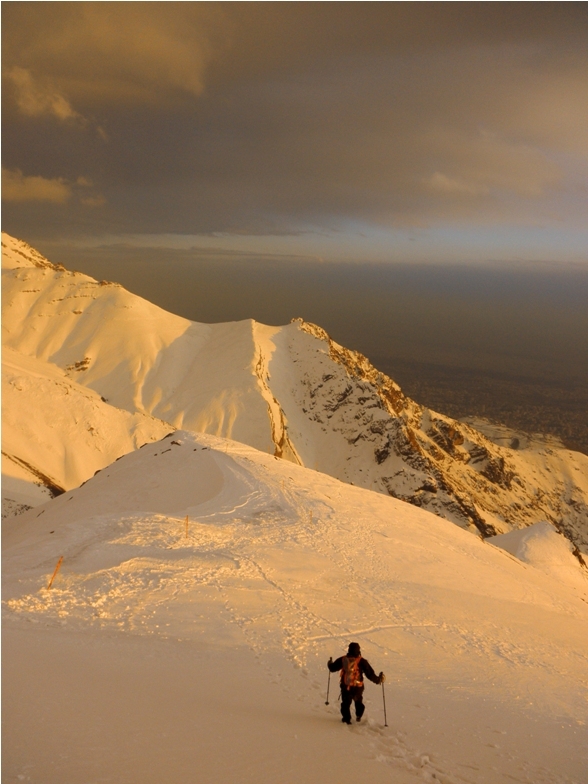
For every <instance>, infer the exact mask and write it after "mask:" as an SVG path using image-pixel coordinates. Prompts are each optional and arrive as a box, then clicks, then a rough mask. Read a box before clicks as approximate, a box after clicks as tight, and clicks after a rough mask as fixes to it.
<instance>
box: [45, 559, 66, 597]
mask: <svg viewBox="0 0 588 784" xmlns="http://www.w3.org/2000/svg"><path fill="white" fill-rule="evenodd" d="M62 561H63V556H61V557H60V559H59V561H57V566H56V567H55V571H54V572H53V576H52V577H51V579H50V580H49V585H48V586H47V590H49V589H50V588H51V586H52V585H53V580H55V575H56V574H57V572H58V571H59V567H60V566H61V562H62Z"/></svg>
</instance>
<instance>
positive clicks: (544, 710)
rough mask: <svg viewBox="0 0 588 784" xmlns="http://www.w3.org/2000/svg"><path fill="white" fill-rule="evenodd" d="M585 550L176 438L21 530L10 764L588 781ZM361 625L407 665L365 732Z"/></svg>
mask: <svg viewBox="0 0 588 784" xmlns="http://www.w3.org/2000/svg"><path fill="white" fill-rule="evenodd" d="M186 517H187V518H188V521H187V524H186ZM517 533H518V532H517ZM553 536H554V537H557V538H558V540H562V541H564V542H565V540H563V538H562V537H561V536H560V535H559V534H557V533H553ZM501 538H502V537H498V540H500V539H501ZM551 544H552V545H553V543H551ZM555 544H556V546H555V547H554V548H553V552H554V559H555V561H556V562H557V564H558V565H559V566H561V559H562V558H563V557H564V555H563V553H562V551H561V548H559V549H558V547H557V545H558V544H559V541H558V542H556V543H555ZM565 544H566V545H567V542H565ZM548 547H549V545H548ZM543 549H544V552H543V555H542V563H545V552H546V551H545V548H543ZM564 549H565V548H564ZM566 552H567V555H568V560H567V562H566V568H567V569H568V570H569V573H570V575H572V578H571V579H570V580H568V581H567V582H565V583H564V582H560V581H556V580H554V579H553V578H552V577H550V576H548V575H547V574H546V573H545V569H540V568H537V567H535V566H534V565H532V560H533V559H530V561H528V562H527V563H525V562H523V561H520V560H518V559H517V558H516V557H514V556H513V555H511V554H510V553H508V552H506V551H505V550H503V549H501V548H500V547H496V546H494V545H492V544H489V543H487V542H484V541H483V540H481V539H480V538H477V537H474V536H472V535H471V534H470V533H468V532H466V531H463V530H461V529H460V528H459V527H457V526H455V525H453V524H451V523H449V522H447V521H445V520H442V519H440V518H438V517H435V516H434V515H431V514H430V513H428V512H425V511H423V510H420V509H417V508H416V507H414V506H410V505H408V504H406V503H403V502H401V501H398V500H396V499H393V498H390V497H386V496H384V495H382V494H380V493H374V492H370V491H368V490H364V489H361V488H356V487H351V486H349V485H347V484H344V483H342V482H339V481H337V480H336V479H333V478H331V477H328V476H326V475H324V474H320V473H318V472H315V471H312V470H310V469H306V468H303V467H300V466H296V465H294V464H292V463H290V462H287V461H284V460H279V459H277V458H275V457H273V456H271V455H268V454H266V453H263V452H259V451H256V450H254V449H253V448H251V447H248V446H245V445H243V444H239V443H237V442H234V441H228V440H226V439H221V438H217V437H214V436H210V435H204V434H200V435H198V434H193V433H190V432H186V431H179V432H176V433H174V434H172V435H170V436H168V437H166V438H164V439H163V440H161V441H159V442H157V443H151V444H147V445H146V446H144V447H143V448H141V449H139V450H136V451H134V452H132V453H131V454H128V455H126V456H125V457H123V458H121V459H120V460H118V461H117V462H116V463H114V464H112V465H110V466H109V467H107V468H106V469H104V470H103V471H101V472H100V473H98V474H97V475H96V476H95V477H94V478H92V479H90V480H89V481H88V482H86V483H85V484H84V485H83V486H82V487H79V488H77V489H75V490H72V491H70V492H67V493H65V494H63V495H60V496H59V497H57V498H55V499H53V500H51V501H49V502H47V503H46V504H44V505H42V506H39V507H36V508H35V509H31V510H29V511H27V512H25V513H23V514H22V515H20V516H18V517H12V518H10V519H8V520H6V521H5V523H4V568H3V579H4V606H5V632H4V645H5V664H4V667H5V681H4V682H5V717H6V729H5V740H4V747H5V763H4V765H5V775H6V776H7V778H6V780H7V781H31V782H43V783H44V784H52V782H63V781H67V782H68V783H70V784H77V782H80V784H81V782H87V781H113V782H129V784H131V782H137V781H141V782H153V783H154V784H155V782H161V781H164V780H165V781H174V782H183V781H194V782H209V781H210V782H212V781H214V782H254V781H255V782H275V781H279V782H292V784H294V782H299V781H308V782H317V783H318V782H323V781H332V782H336V781H340V780H342V779H343V778H346V777H349V776H353V777H356V776H358V777H361V780H363V781H368V782H385V781H386V782H387V781H395V782H396V781H399V782H419V781H440V782H445V784H448V783H452V784H453V783H454V782H456V783H457V782H470V783H471V784H494V782H505V784H506V782H512V781H513V780H514V781H520V782H533V784H540V783H543V782H545V783H546V782H549V783H550V784H551V783H553V782H557V783H558V784H563V783H564V782H565V783H566V784H570V783H571V782H575V784H581V782H583V781H584V775H585V771H586V769H587V764H588V758H587V748H588V745H587V743H586V741H587V740H588V737H587V735H588V733H587V729H586V722H587V721H588V708H587V700H586V698H587V697H588V651H587V647H586V639H588V603H587V600H588V579H587V577H586V574H585V570H584V569H582V567H581V566H580V564H579V562H578V560H577V559H576V558H575V557H574V556H573V555H572V554H571V553H570V552H569V550H568V551H566ZM61 555H63V556H64V559H63V563H62V566H61V569H60V571H59V572H58V574H57V576H56V578H55V582H54V584H53V586H52V588H51V589H50V590H48V589H47V584H48V581H49V578H50V577H51V575H52V573H53V570H54V567H55V565H56V563H57V561H58V558H59V556H61ZM558 568H559V567H558ZM351 640H357V641H358V642H360V644H361V646H362V651H363V654H364V655H365V656H366V657H367V658H368V659H369V660H370V661H371V663H372V665H373V666H374V667H375V669H376V671H378V670H380V669H382V670H384V671H385V672H386V674H387V676H388V680H387V682H386V694H385V696H386V701H387V715H388V725H389V726H388V727H384V726H383V724H384V722H383V711H382V693H381V689H380V688H379V687H376V686H373V684H370V683H368V684H367V686H366V696H367V705H368V709H367V712H366V718H365V719H364V720H363V721H362V723H361V724H359V725H358V724H354V725H352V726H351V727H346V726H343V725H342V724H341V723H340V717H339V714H338V704H337V688H336V678H334V677H332V678H331V694H330V705H329V706H325V704H324V703H325V697H326V686H327V678H328V674H327V669H326V666H325V665H326V660H327V659H328V657H329V656H330V655H333V656H335V655H340V654H341V653H343V652H344V651H345V648H346V645H347V644H348V642H349V641H351ZM32 739H34V741H32Z"/></svg>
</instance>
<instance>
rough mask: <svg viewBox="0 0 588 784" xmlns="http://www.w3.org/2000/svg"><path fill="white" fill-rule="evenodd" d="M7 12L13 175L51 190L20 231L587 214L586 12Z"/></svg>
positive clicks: (24, 209)
mask: <svg viewBox="0 0 588 784" xmlns="http://www.w3.org/2000/svg"><path fill="white" fill-rule="evenodd" d="M3 16H4V48H3V55H4V75H5V80H4V81H5V91H4V92H5V135H4V152H5V158H4V166H5V167H6V169H7V170H8V172H9V182H14V181H18V178H19V176H20V177H21V178H22V181H23V182H24V183H25V184H26V183H29V184H31V180H30V178H37V179H36V180H35V183H36V185H37V186H38V187H37V189H36V190H35V189H34V188H32V185H31V187H30V188H29V190H28V191H27V190H26V189H25V188H24V185H23V187H22V188H21V189H20V191H18V193H20V194H21V198H20V199H19V200H18V201H15V200H14V199H13V200H12V201H10V200H9V201H7V202H6V203H5V220H6V222H7V223H10V222H13V223H14V224H16V225H18V226H23V227H26V226H27V225H29V226H32V225H34V226H35V227H36V229H37V231H39V230H40V231H44V232H45V233H46V234H48V233H52V234H55V235H57V234H75V233H80V232H82V233H90V234H100V233H102V232H104V231H106V230H108V231H109V232H111V233H113V232H114V233H116V232H120V233H125V232H139V233H140V232H182V233H207V232H218V231H230V232H242V233H267V232H276V233H280V232H283V233H288V232H298V231H302V230H305V229H308V228H309V227H325V228H330V229H339V228H341V226H342V225H344V224H345V222H346V221H349V220H353V221H358V220H359V221H365V222H367V223H379V224H382V225H408V226H410V225H415V226H419V225H431V224H435V223H437V224H438V223H443V222H456V221H457V222H459V221H461V222H463V221H466V222H473V223H478V224H479V223H485V224H492V223H503V222H514V223H516V222H519V223H534V222H535V223H536V222H542V221H546V220H548V221H562V220H567V221H572V222H574V221H575V222H578V221H579V220H581V219H582V215H583V209H584V207H585V198H586V191H585V188H586V185H585V183H586V173H587V171H588V149H587V143H586V139H588V127H587V126H588V120H587V118H588V79H587V78H586V77H587V64H588V54H587V49H586V41H587V40H588V36H587V33H588V29H587V27H588V24H587V18H586V5H585V4H584V3H304V4H302V3H227V4H225V3H211V4H208V3H157V2H156V3H44V4H40V3H10V4H4V7H3ZM80 177H83V178H85V181H87V182H91V183H92V185H91V186H90V187H88V188H78V187H76V186H75V183H76V182H78V181H79V178H80ZM27 178H29V179H28V180H27ZM45 183H61V184H62V187H63V188H67V189H69V190H68V193H69V194H70V195H69V197H68V198H67V199H64V200H62V201H61V202H59V201H58V200H57V198H55V199H54V200H53V201H52V202H51V201H50V200H48V199H46V200H45V201H44V202H41V201H39V199H38V198H36V195H38V194H39V193H49V192H54V193H57V191H56V190H55V185H53V186H51V185H50V184H49V185H47V184H45ZM51 187H53V188H54V190H53V191H51ZM13 192H17V191H14V190H13ZM27 193H28V194H29V196H30V199H29V200H28V201H27V200H26V199H25V196H26V194H27ZM7 196H8V199H10V191H9V192H8V194H7Z"/></svg>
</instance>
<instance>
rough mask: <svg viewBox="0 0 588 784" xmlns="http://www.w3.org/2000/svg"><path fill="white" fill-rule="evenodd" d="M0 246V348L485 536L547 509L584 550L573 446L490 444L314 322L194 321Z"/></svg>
mask: <svg viewBox="0 0 588 784" xmlns="http://www.w3.org/2000/svg"><path fill="white" fill-rule="evenodd" d="M6 243H7V245H8V246H9V249H11V250H10V253H12V254H13V255H12V256H11V255H10V254H8V260H9V262H10V264H9V266H10V265H12V267H11V268H10V269H7V270H4V271H3V286H4V301H5V304H4V319H3V329H4V334H3V341H4V344H5V345H8V346H9V347H11V348H13V349H15V350H16V351H19V352H21V353H23V354H26V355H29V356H34V357H37V358H38V359H43V360H46V361H50V362H52V363H55V364H56V365H58V366H59V367H61V368H63V369H64V370H66V372H67V373H68V374H69V376H70V377H72V378H75V380H76V381H78V383H80V384H82V385H84V386H87V387H90V388H92V389H94V390H96V391H97V392H98V393H99V394H100V395H102V396H104V397H105V398H106V399H107V400H108V401H109V402H110V403H112V404H113V405H116V406H119V407H121V408H125V409H127V410H128V411H131V412H137V411H138V412H141V413H148V414H151V415H153V416H156V417H158V418H160V419H164V420H166V421H168V422H170V423H171V424H172V425H173V426H174V427H183V428H186V429H190V430H193V431H196V432H207V433H212V434H214V435H219V436H225V437H230V438H233V439H235V440H238V441H241V442H242V443H245V444H249V445H250V446H254V447H255V448H257V449H261V450H263V451H266V452H269V453H273V454H275V455H276V456H279V457H284V458H286V459H288V460H290V461H292V462H295V463H300V464H302V465H305V466H308V467H310V468H315V469H317V470H319V471H321V472H324V473H327V474H330V475H331V476H335V477H337V478H339V479H342V480H344V481H346V482H349V483H352V484H355V485H359V486H361V487H365V488H368V489H373V490H377V491H380V492H383V493H386V494H389V495H391V496H394V497H396V498H400V499H401V500H404V501H408V502H409V503H411V504H414V505H415V506H420V507H422V508H423V509H426V510H428V511H431V512H433V513H435V514H437V515H439V516H441V517H444V518H446V519H448V520H451V521H452V522H454V523H457V524H458V525H460V526H462V527H464V528H467V529H470V530H472V531H474V532H476V533H478V532H479V533H481V534H482V535H483V536H490V535H494V534H497V533H498V534H499V533H506V532H508V531H509V530H511V529H513V528H515V529H516V528H520V527H524V526H527V525H531V524H533V523H536V522H539V521H541V520H547V521H549V522H551V523H552V524H553V525H555V526H556V527H557V529H558V530H560V531H561V532H563V533H564V534H565V535H566V536H567V537H568V538H569V539H570V540H571V541H572V542H573V544H574V546H575V547H578V548H579V549H580V550H581V551H582V552H584V553H588V457H586V456H585V455H581V454H579V453H575V452H570V451H568V450H564V449H558V448H556V447H555V446H554V445H552V444H550V443H547V442H540V441H530V442H529V443H528V444H525V443H523V442H522V440H521V439H519V442H518V444H517V443H515V441H514V440H511V442H510V445H509V446H507V445H505V444H504V443H503V442H501V443H493V442H492V440H491V439H489V438H486V436H484V435H483V434H482V433H480V432H479V431H477V430H476V429H474V428H473V427H471V426H469V425H467V424H465V423H460V422H456V421H454V420H452V419H450V418H448V417H445V416H443V415H441V414H436V413H435V412H432V411H430V410H428V409H424V408H422V407H421V406H419V405H418V404H416V403H415V402H414V401H412V400H410V399H409V398H407V397H406V396H405V395H403V393H402V391H401V390H400V388H399V387H398V385H397V384H395V383H394V382H393V381H392V380H391V379H389V378H388V377H387V376H385V375H384V374H382V373H380V372H378V371H377V370H376V369H375V368H374V367H373V366H372V365H371V364H370V362H369V361H368V360H367V359H366V358H365V357H363V356H362V355H360V354H358V353H357V352H353V351H349V350H347V349H345V348H343V347H342V346H339V345H338V344H336V343H335V342H334V341H332V340H330V338H329V336H328V335H327V334H326V333H325V332H324V330H322V329H321V328H320V327H316V326H314V325H312V324H307V323H304V322H303V321H301V320H297V321H295V322H293V323H292V324H290V325H288V326H285V327H268V326H264V325H262V324H257V323H256V322H254V321H251V320H249V321H242V322H233V323H228V324H215V325H204V324H198V323H192V322H189V321H187V320H185V319H182V318H179V317H177V316H174V315H172V314H170V313H166V312H165V311H163V310H161V309H160V308H157V307H156V306H154V305H152V304H150V303H148V302H146V301H145V300H142V299H141V298H139V297H136V296H134V295H132V294H130V293H129V292H127V291H125V290H124V289H122V288H121V287H120V286H117V285H115V284H105V283H104V282H103V283H102V284H99V283H97V282H96V281H94V280H92V279H91V278H88V277H86V276H84V275H80V274H78V273H70V272H67V271H64V270H60V269H55V268H53V267H52V265H50V264H49V262H47V265H48V266H43V265H42V264H41V262H40V261H39V260H38V259H37V264H36V265H33V266H31V264H32V262H31V263H25V261H23V264H22V266H20V267H14V264H16V262H15V261H14V258H16V260H17V261H18V259H19V258H21V257H19V256H18V254H17V255H16V256H14V253H15V251H14V247H15V243H16V247H17V248H18V247H20V246H18V241H15V240H12V239H9V238H7V239H6ZM26 247H27V248H28V246H26ZM25 250H26V249H25ZM27 253H29V255H30V249H29V250H28V251H27ZM27 253H25V251H24V250H23V254H24V255H25V256H26V255H27ZM22 258H24V257H22ZM515 447H516V448H515Z"/></svg>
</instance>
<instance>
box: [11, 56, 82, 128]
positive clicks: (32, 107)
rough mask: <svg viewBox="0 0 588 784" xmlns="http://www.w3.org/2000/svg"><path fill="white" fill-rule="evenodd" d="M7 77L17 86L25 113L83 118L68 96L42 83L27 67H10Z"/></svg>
mask: <svg viewBox="0 0 588 784" xmlns="http://www.w3.org/2000/svg"><path fill="white" fill-rule="evenodd" d="M6 77H7V78H8V79H9V80H10V81H11V82H12V84H13V85H14V87H15V90H16V103H17V106H18V108H19V109H20V111H21V112H22V113H23V114H26V115H27V116H29V117H38V116H40V115H43V114H50V115H53V116H54V117H57V118H58V119H59V120H76V119H81V117H80V115H79V114H78V112H76V111H75V110H74V109H73V108H72V106H71V104H70V103H69V101H68V100H67V98H65V97H64V96H63V95H61V94H60V93H59V92H57V91H56V90H54V89H52V88H51V87H49V86H47V85H42V84H40V83H39V82H38V81H36V80H35V79H34V78H33V75H32V74H31V72H30V71H28V70H27V69H26V68H20V67H19V66H18V65H15V66H14V67H13V68H10V69H8V71H7V72H6Z"/></svg>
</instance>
